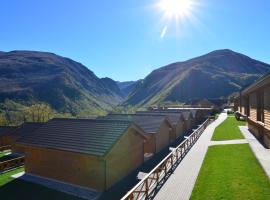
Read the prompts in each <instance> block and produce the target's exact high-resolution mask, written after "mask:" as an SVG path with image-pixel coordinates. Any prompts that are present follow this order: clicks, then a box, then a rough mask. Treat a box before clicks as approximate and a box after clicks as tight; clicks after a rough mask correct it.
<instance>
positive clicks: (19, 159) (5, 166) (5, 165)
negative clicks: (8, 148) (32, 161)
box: [0, 156, 24, 173]
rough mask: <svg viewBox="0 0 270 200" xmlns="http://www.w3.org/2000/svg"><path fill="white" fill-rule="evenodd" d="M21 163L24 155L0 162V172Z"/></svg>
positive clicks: (18, 165) (21, 164)
mask: <svg viewBox="0 0 270 200" xmlns="http://www.w3.org/2000/svg"><path fill="white" fill-rule="evenodd" d="M23 164H24V156H21V157H17V158H13V159H10V160H6V161H3V162H0V173H2V172H4V171H7V170H10V169H12V168H16V167H20V166H23Z"/></svg>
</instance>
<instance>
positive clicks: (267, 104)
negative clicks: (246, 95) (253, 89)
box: [264, 88, 270, 129]
mask: <svg viewBox="0 0 270 200" xmlns="http://www.w3.org/2000/svg"><path fill="white" fill-rule="evenodd" d="M264 124H265V127H266V128H268V129H270V88H266V89H265V90H264Z"/></svg>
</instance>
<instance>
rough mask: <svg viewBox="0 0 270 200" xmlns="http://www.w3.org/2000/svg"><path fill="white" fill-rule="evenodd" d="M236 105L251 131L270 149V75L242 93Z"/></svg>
mask: <svg viewBox="0 0 270 200" xmlns="http://www.w3.org/2000/svg"><path fill="white" fill-rule="evenodd" d="M236 103H238V111H239V112H240V113H241V114H242V115H243V116H245V117H246V119H247V122H248V127H249V130H250V131H251V132H252V133H253V134H254V135H255V136H256V137H257V138H258V140H260V141H261V142H262V143H263V144H264V145H265V146H266V147H267V148H270V73H269V74H267V75H266V76H264V77H262V78H261V79H259V80H258V81H256V82H255V83H254V84H252V85H251V86H249V87H247V88H246V89H244V90H243V91H241V92H240V95H239V97H238V102H237V101H236Z"/></svg>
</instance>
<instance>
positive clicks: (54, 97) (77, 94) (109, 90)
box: [0, 51, 122, 114]
mask: <svg viewBox="0 0 270 200" xmlns="http://www.w3.org/2000/svg"><path fill="white" fill-rule="evenodd" d="M5 99H11V100H13V101H15V102H20V103H24V104H31V103H34V102H40V101H41V102H47V103H48V104H50V105H51V106H52V108H54V109H55V110H57V111H59V112H69V113H72V114H78V113H80V112H81V111H82V110H91V109H100V110H110V109H112V107H113V106H115V105H117V104H119V103H120V102H121V101H122V96H121V92H120V90H119V88H118V86H117V84H116V82H115V81H113V80H112V79H109V78H103V79H100V78H98V77H97V76H96V75H95V74H94V73H93V72H92V71H90V70H89V69H88V68H86V67H85V66H83V65H82V64H80V63H78V62H75V61H73V60H71V59H69V58H65V57H61V56H58V55H56V54H53V53H47V52H37V51H11V52H0V102H4V101H5Z"/></svg>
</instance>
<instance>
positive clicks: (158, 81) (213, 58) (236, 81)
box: [123, 49, 270, 106]
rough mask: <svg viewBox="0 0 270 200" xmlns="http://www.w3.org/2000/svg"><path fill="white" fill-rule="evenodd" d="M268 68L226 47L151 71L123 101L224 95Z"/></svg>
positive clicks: (142, 102)
mask: <svg viewBox="0 0 270 200" xmlns="http://www.w3.org/2000/svg"><path fill="white" fill-rule="evenodd" d="M268 70H270V65H268V64H266V63H263V62H260V61H257V60H254V59H251V58H249V57H248V56H245V55H243V54H240V53H236V52H233V51H231V50H228V49H224V50H217V51H213V52H210V53H208V54H206V55H203V56H200V57H197V58H193V59H190V60H187V61H184V62H177V63H173V64H170V65H167V66H164V67H161V68H159V69H156V70H154V71H153V72H151V73H150V74H149V75H148V76H147V77H146V78H145V79H144V80H142V81H141V82H140V83H139V84H138V85H137V86H136V87H135V89H134V90H133V91H132V92H131V93H130V94H129V97H128V98H127V100H126V101H125V102H124V103H123V104H124V105H145V106H149V105H153V104H158V103H160V102H187V101H191V100H193V99H204V98H208V99H209V98H212V99H215V98H221V97H227V96H228V95H230V94H232V93H233V92H236V91H239V89H241V88H242V87H244V86H246V85H249V84H251V83H252V82H254V81H255V80H256V79H258V78H259V77H260V76H262V75H263V74H265V73H266V72H267V71H268Z"/></svg>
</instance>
